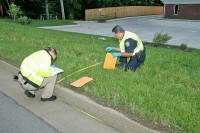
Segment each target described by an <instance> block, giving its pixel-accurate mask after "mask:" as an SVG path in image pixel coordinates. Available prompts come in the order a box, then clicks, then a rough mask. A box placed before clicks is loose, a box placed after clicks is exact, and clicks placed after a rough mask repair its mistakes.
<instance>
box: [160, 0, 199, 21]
mask: <svg viewBox="0 0 200 133" xmlns="http://www.w3.org/2000/svg"><path fill="white" fill-rule="evenodd" d="M161 1H162V2H163V3H164V17H166V18H177V19H198V20H200V0H161Z"/></svg>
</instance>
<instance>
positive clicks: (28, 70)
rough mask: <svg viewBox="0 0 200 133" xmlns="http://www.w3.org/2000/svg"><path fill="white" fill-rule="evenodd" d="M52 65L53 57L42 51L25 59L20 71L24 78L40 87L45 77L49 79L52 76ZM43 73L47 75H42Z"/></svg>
mask: <svg viewBox="0 0 200 133" xmlns="http://www.w3.org/2000/svg"><path fill="white" fill-rule="evenodd" d="M50 64H51V56H50V55H49V54H48V53H47V52H46V51H45V50H41V51H38V52H35V53H33V54H31V55H30V56H28V57H27V58H25V59H24V61H23V62H22V64H21V67H20V71H21V73H22V75H23V76H24V77H26V78H27V79H28V80H30V81H31V82H33V83H35V84H36V85H38V86H40V85H41V84H42V82H43V79H44V77H48V76H49V75H51V74H52V69H51V68H50ZM41 69H44V70H41ZM41 71H42V72H43V71H45V72H44V73H45V74H46V75H44V73H42V75H41V74H40V73H41Z"/></svg>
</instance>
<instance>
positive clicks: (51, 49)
mask: <svg viewBox="0 0 200 133" xmlns="http://www.w3.org/2000/svg"><path fill="white" fill-rule="evenodd" d="M46 50H47V51H48V52H49V54H50V55H51V57H52V61H54V60H56V58H57V51H56V49H54V48H52V47H50V46H49V47H47V48H46Z"/></svg>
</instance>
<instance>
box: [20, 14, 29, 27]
mask: <svg viewBox="0 0 200 133" xmlns="http://www.w3.org/2000/svg"><path fill="white" fill-rule="evenodd" d="M18 22H19V23H21V24H22V25H26V24H30V23H31V20H30V19H29V18H28V17H26V16H22V17H19V18H18Z"/></svg>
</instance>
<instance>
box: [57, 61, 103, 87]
mask: <svg viewBox="0 0 200 133" xmlns="http://www.w3.org/2000/svg"><path fill="white" fill-rule="evenodd" d="M101 63H102V62H98V63H96V64H94V65H91V66H88V67H85V68H82V69H80V70H78V71H76V72H73V73H71V74H69V75H67V76H66V77H64V78H62V79H61V80H59V81H57V82H56V83H60V82H61V81H63V80H64V79H65V78H67V77H70V76H71V75H73V74H75V73H78V72H80V71H83V70H85V69H88V68H91V67H94V66H96V65H99V64H101Z"/></svg>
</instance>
